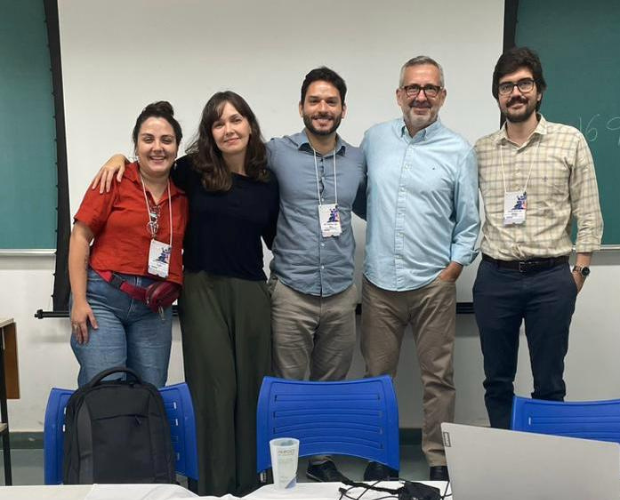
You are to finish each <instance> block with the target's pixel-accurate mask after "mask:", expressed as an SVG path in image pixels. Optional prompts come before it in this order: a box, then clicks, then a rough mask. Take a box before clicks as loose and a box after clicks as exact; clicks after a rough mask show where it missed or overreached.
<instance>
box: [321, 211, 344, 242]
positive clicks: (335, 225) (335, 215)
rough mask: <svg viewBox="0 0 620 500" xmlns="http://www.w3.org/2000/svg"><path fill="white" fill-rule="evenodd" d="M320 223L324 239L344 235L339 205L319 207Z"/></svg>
mask: <svg viewBox="0 0 620 500" xmlns="http://www.w3.org/2000/svg"><path fill="white" fill-rule="evenodd" d="M319 221H320V224H321V234H322V235H323V238H331V237H332V236H340V235H341V234H342V227H341V226H340V212H339V211H338V205H336V204H335V203H328V204H325V205H319Z"/></svg>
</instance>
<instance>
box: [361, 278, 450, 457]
mask: <svg viewBox="0 0 620 500" xmlns="http://www.w3.org/2000/svg"><path fill="white" fill-rule="evenodd" d="M407 325H411V327H412V330H413V338H414V340H415V344H416V351H417V354H418V362H419V364H420V372H421V375H422V385H423V388H424V396H423V409H424V424H423V427H422V451H423V452H424V455H425V456H426V460H427V461H428V463H429V465H430V466H431V467H432V466H436V465H446V456H445V451H444V448H443V441H442V435H441V423H442V422H452V421H453V420H454V403H455V396H456V393H455V389H454V382H453V380H452V379H453V373H454V370H453V351H454V335H455V329H456V284H455V283H452V282H447V281H441V280H440V279H436V280H435V281H433V282H432V283H430V284H429V285H427V286H425V287H423V288H420V289H418V290H411V291H405V292H392V291H389V290H383V289H382V288H379V287H378V286H376V285H373V284H372V283H371V282H370V281H368V279H366V278H364V283H363V288H362V354H363V356H364V360H365V361H366V371H367V375H368V376H371V377H375V376H378V375H385V374H388V375H391V376H392V377H395V376H396V368H397V366H398V358H399V356H400V347H401V344H402V341H403V335H404V333H405V328H406V327H407Z"/></svg>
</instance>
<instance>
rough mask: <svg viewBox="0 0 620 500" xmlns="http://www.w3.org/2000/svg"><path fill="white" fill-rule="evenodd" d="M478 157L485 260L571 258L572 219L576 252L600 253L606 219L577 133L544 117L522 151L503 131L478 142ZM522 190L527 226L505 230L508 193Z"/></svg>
mask: <svg viewBox="0 0 620 500" xmlns="http://www.w3.org/2000/svg"><path fill="white" fill-rule="evenodd" d="M476 153H477V155H478V176H479V177H478V178H479V185H480V192H481V193H482V199H483V201H484V211H485V221H484V226H483V227H482V234H483V239H482V244H481V249H482V252H483V253H484V254H486V255H488V256H490V257H493V258H494V259H501V260H526V259H533V258H544V257H558V256H560V255H568V254H570V253H571V251H572V246H573V245H572V242H571V224H572V218H573V217H575V218H576V219H577V229H578V230H577V242H576V251H577V252H592V251H594V250H598V249H599V248H600V246H601V237H602V235H603V218H602V216H601V208H600V204H599V197H598V186H597V184H596V173H595V171H594V162H593V161H592V154H591V153H590V149H589V148H588V145H587V143H586V140H585V138H584V137H583V135H582V134H581V133H580V132H579V131H578V130H577V129H575V128H573V127H570V126H568V125H561V124H558V123H550V122H547V121H546V120H545V119H544V118H543V117H542V116H540V121H539V122H538V126H537V127H536V129H535V130H534V132H533V133H532V135H531V136H530V137H529V139H528V140H527V141H526V142H525V143H524V144H522V145H521V146H517V145H516V144H514V143H512V142H511V141H510V140H509V139H508V137H507V135H506V128H505V126H504V127H502V128H501V129H500V130H499V131H497V132H495V133H493V134H490V135H488V136H486V137H483V138H482V139H480V140H479V141H478V142H477V143H476ZM502 172H503V173H502ZM504 183H505V185H504ZM524 190H525V191H526V192H527V208H526V217H525V222H524V223H523V224H512V225H504V223H503V221H504V192H505V191H509V192H510V191H520V192H523V191H524Z"/></svg>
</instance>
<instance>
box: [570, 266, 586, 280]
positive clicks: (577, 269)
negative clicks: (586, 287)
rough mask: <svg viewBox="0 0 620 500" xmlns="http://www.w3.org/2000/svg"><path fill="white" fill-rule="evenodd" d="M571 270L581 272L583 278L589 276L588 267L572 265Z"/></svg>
mask: <svg viewBox="0 0 620 500" xmlns="http://www.w3.org/2000/svg"><path fill="white" fill-rule="evenodd" d="M573 272H574V273H579V274H581V276H583V277H584V278H587V277H588V276H590V268H589V267H587V266H574V267H573Z"/></svg>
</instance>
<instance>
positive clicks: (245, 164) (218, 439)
mask: <svg viewBox="0 0 620 500" xmlns="http://www.w3.org/2000/svg"><path fill="white" fill-rule="evenodd" d="M177 165H178V166H177V169H176V170H175V171H174V172H173V179H174V182H175V183H177V185H178V186H179V187H180V188H181V189H183V190H185V192H186V193H187V196H188V199H189V206H190V216H189V224H188V226H187V230H186V236H185V254H184V264H185V276H184V289H183V293H182V295H181V298H180V300H179V316H180V319H181V329H182V331H183V360H184V366H185V379H186V381H187V383H188V385H189V387H190V390H191V393H192V398H193V401H194V407H195V411H196V423H197V431H198V436H197V437H198V457H199V466H200V471H199V488H198V493H199V494H200V495H215V496H222V495H225V494H226V493H232V494H234V495H236V496H243V495H245V494H247V493H249V492H250V491H251V490H253V489H255V488H256V487H257V486H258V482H257V474H256V404H257V400H258V392H259V390H260V384H261V382H262V380H263V377H264V376H265V375H268V374H269V372H270V370H271V309H270V308H271V301H270V298H269V293H268V291H267V286H266V284H265V280H266V277H265V274H264V272H263V251H262V244H261V237H262V239H263V240H264V241H265V243H266V244H267V246H268V247H271V243H272V242H273V238H274V235H275V227H276V222H277V216H278V204H279V200H278V187H277V184H276V180H275V177H274V176H273V174H270V173H269V171H268V170H267V159H266V151H265V146H264V144H263V140H262V137H261V133H260V128H259V126H258V122H257V120H256V118H255V116H254V113H253V112H252V110H251V109H250V107H249V106H248V105H247V103H246V102H245V101H244V100H243V99H242V98H241V97H240V96H239V95H237V94H235V93H233V92H220V93H217V94H215V95H214V96H213V97H212V98H211V99H210V100H209V102H208V103H207V105H206V106H205V108H204V111H203V114H202V120H201V122H200V127H199V137H198V139H197V140H196V142H194V144H192V145H191V146H190V148H189V150H188V156H186V157H185V158H183V159H182V160H180V161H179V162H177Z"/></svg>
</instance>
